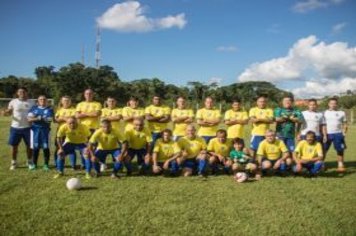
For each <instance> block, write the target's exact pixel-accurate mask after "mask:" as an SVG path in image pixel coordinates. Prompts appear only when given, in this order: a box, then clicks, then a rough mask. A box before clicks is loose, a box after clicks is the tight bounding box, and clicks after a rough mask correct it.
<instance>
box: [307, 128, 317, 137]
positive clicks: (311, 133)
mask: <svg viewBox="0 0 356 236" xmlns="http://www.w3.org/2000/svg"><path fill="white" fill-rule="evenodd" d="M307 135H313V137H314V138H315V136H316V134H315V132H314V131H311V130H309V131H308V132H307V133H306V134H305V136H307Z"/></svg>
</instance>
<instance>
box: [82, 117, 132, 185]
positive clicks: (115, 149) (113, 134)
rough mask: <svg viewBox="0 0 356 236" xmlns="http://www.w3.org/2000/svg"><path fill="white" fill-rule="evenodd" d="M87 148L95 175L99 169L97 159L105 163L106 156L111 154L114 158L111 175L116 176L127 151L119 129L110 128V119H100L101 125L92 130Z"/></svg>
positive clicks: (124, 139) (98, 173) (125, 142)
mask: <svg viewBox="0 0 356 236" xmlns="http://www.w3.org/2000/svg"><path fill="white" fill-rule="evenodd" d="M95 146H96V149H95V148H94V147H95ZM88 149H89V153H90V156H91V161H92V164H93V166H94V170H95V176H96V177H98V176H99V175H100V171H101V170H100V167H99V161H100V162H101V163H105V162H106V157H107V156H108V155H111V156H112V157H113V158H114V160H115V162H114V169H113V172H112V174H111V177H112V178H118V175H117V173H118V171H119V170H120V169H121V167H122V163H123V161H124V157H125V155H126V152H127V141H126V138H125V137H124V136H123V135H122V134H121V133H120V131H119V130H116V129H113V128H112V126H111V122H110V121H108V120H103V121H101V127H100V128H99V129H97V130H96V131H95V132H94V134H93V135H92V136H91V138H90V140H89V145H88ZM94 149H95V150H94Z"/></svg>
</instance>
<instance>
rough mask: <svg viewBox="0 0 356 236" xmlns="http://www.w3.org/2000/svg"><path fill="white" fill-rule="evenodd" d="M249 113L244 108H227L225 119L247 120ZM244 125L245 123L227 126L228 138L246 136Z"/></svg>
mask: <svg viewBox="0 0 356 236" xmlns="http://www.w3.org/2000/svg"><path fill="white" fill-rule="evenodd" d="M247 119H248V114H247V112H246V111H244V110H238V111H234V110H233V109H230V110H227V111H226V112H225V117H224V120H228V121H236V120H247ZM244 127H245V125H241V124H235V125H228V128H227V138H230V139H233V138H241V139H243V138H244Z"/></svg>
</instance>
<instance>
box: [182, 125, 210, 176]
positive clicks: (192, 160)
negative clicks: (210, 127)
mask: <svg viewBox="0 0 356 236" xmlns="http://www.w3.org/2000/svg"><path fill="white" fill-rule="evenodd" d="M178 146H179V148H180V149H181V150H182V155H181V156H180V157H179V158H178V160H177V161H178V164H179V165H180V166H181V167H183V176H191V175H192V174H193V173H194V171H196V170H197V172H198V175H199V176H204V174H205V170H206V163H207V158H208V153H207V151H206V142H205V140H204V139H203V138H202V137H199V136H197V135H196V129H195V127H194V125H191V124H190V125H188V126H187V129H186V136H184V137H182V138H180V139H179V140H178Z"/></svg>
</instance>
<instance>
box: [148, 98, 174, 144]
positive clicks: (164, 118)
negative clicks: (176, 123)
mask: <svg viewBox="0 0 356 236" xmlns="http://www.w3.org/2000/svg"><path fill="white" fill-rule="evenodd" d="M145 115H146V120H147V121H148V126H149V129H150V130H151V132H152V146H154V143H155V142H156V140H157V139H159V138H160V137H161V132H162V131H163V130H164V129H166V128H167V124H168V122H169V121H170V120H171V109H170V108H169V107H167V106H164V105H162V104H161V98H160V97H159V96H158V95H155V96H153V98H152V105H150V106H148V107H146V109H145Z"/></svg>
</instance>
